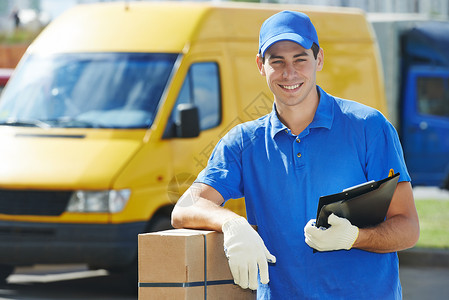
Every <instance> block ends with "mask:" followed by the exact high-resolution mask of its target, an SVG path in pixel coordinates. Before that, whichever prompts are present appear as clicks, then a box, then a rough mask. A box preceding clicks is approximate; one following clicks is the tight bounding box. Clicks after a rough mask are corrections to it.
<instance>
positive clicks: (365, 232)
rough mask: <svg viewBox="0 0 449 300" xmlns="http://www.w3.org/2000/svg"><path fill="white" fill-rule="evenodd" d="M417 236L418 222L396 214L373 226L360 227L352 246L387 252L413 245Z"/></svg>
mask: <svg viewBox="0 0 449 300" xmlns="http://www.w3.org/2000/svg"><path fill="white" fill-rule="evenodd" d="M418 238H419V224H418V223H417V222H415V221H414V220H411V219H410V218H407V217H405V216H402V215H397V216H394V217H391V218H389V219H387V220H386V221H385V222H383V223H381V224H379V225H377V226H375V227H373V228H360V231H359V236H358V238H357V240H356V241H355V243H354V245H353V248H358V249H362V250H366V251H371V252H377V253H388V252H395V251H400V250H404V249H407V248H410V247H413V246H414V245H415V244H416V242H417V241H418Z"/></svg>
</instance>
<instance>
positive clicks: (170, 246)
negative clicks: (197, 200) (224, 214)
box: [138, 229, 256, 300]
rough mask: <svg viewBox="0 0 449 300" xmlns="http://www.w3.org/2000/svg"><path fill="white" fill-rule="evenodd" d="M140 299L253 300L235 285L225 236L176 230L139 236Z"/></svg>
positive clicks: (201, 231)
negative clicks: (225, 249) (225, 251)
mask: <svg viewBox="0 0 449 300" xmlns="http://www.w3.org/2000/svg"><path fill="white" fill-rule="evenodd" d="M138 256H139V299H141V300H147V299H195V300H198V299H209V300H214V299H223V300H225V299H226V300H227V299H236V300H249V299H251V300H253V299H255V298H256V293H255V292H254V291H251V290H250V289H242V288H240V287H239V286H238V285H235V284H234V280H233V279H232V275H231V271H230V270H229V265H228V260H227V258H226V256H225V254H224V250H223V234H221V233H217V232H215V231H204V230H190V229H173V230H166V231H160V232H153V233H145V234H139V253H138Z"/></svg>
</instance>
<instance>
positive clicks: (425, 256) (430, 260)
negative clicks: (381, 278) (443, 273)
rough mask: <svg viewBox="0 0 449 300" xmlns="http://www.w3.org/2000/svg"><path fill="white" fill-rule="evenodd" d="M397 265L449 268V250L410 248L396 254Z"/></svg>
mask: <svg viewBox="0 0 449 300" xmlns="http://www.w3.org/2000/svg"><path fill="white" fill-rule="evenodd" d="M398 257H399V265H400V266H409V267H442V268H449V250H445V249H429V248H411V249H407V250H404V251H400V252H398Z"/></svg>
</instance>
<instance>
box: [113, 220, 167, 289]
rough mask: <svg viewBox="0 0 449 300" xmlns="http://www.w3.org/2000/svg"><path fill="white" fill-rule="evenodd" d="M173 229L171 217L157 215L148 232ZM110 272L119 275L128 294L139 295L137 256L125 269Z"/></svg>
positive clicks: (150, 223)
mask: <svg viewBox="0 0 449 300" xmlns="http://www.w3.org/2000/svg"><path fill="white" fill-rule="evenodd" d="M167 229H173V227H172V226H171V219H170V216H169V215H166V214H159V215H155V216H154V217H153V218H152V219H151V220H150V222H148V226H147V229H146V230H145V231H146V232H155V231H161V230H167ZM110 272H112V273H115V275H119V276H120V278H123V281H122V282H123V284H124V286H125V289H126V291H127V292H128V293H131V294H133V295H137V292H138V289H137V284H138V280H139V279H138V263H137V256H136V257H135V258H134V260H133V261H132V263H131V264H130V265H129V266H128V267H126V268H125V269H123V270H121V271H118V272H117V270H110Z"/></svg>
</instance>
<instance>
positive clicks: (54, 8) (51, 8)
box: [41, 0, 77, 19]
mask: <svg viewBox="0 0 449 300" xmlns="http://www.w3.org/2000/svg"><path fill="white" fill-rule="evenodd" d="M76 4H77V1H76V0H62V1H61V0H41V10H42V11H44V12H46V13H48V14H49V15H50V18H51V19H54V18H56V17H57V16H59V15H60V14H61V13H62V12H64V11H65V10H67V9H69V8H70V7H72V6H74V5H76Z"/></svg>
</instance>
